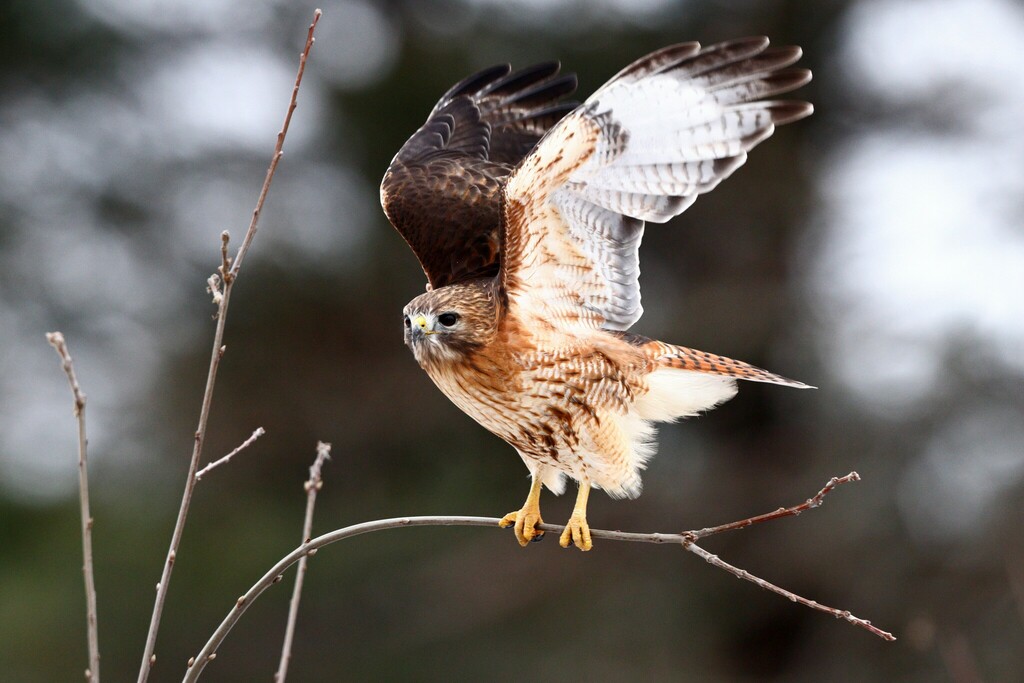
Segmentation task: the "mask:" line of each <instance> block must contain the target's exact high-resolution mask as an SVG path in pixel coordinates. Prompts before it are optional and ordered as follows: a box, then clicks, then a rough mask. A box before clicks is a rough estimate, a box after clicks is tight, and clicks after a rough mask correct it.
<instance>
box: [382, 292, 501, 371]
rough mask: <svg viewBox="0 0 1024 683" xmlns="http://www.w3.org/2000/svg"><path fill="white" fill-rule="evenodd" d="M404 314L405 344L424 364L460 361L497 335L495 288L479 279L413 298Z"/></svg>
mask: <svg viewBox="0 0 1024 683" xmlns="http://www.w3.org/2000/svg"><path fill="white" fill-rule="evenodd" d="M402 317H403V323H404V324H405V343H406V344H407V345H408V346H409V348H410V349H411V350H412V353H413V355H414V356H415V357H416V360H417V361H418V362H419V364H420V365H421V366H423V367H424V368H426V367H427V366H428V365H430V364H437V363H455V362H459V361H461V360H463V359H465V358H466V357H467V356H469V355H471V354H472V353H474V352H475V351H477V350H479V349H480V348H481V347H483V346H484V345H485V344H487V343H488V342H490V341H491V340H492V339H493V337H494V334H495V330H496V329H497V307H496V305H495V299H494V290H493V287H491V286H489V285H488V284H486V283H484V282H480V281H477V282H469V283H466V284H458V285H449V286H447V287H440V288H438V289H435V290H432V291H429V292H427V293H426V294H421V295H420V296H418V297H416V298H415V299H413V300H412V301H410V302H409V303H408V305H406V307H405V310H403V311H402Z"/></svg>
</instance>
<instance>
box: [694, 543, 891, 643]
mask: <svg viewBox="0 0 1024 683" xmlns="http://www.w3.org/2000/svg"><path fill="white" fill-rule="evenodd" d="M683 545H684V547H685V548H686V549H687V550H689V551H690V552H691V553H694V554H695V555H697V556H698V557H702V558H704V560H705V561H707V562H708V564H712V565H714V566H716V567H718V568H719V569H724V570H725V571H727V572H729V573H730V574H732V575H733V576H735V577H736V578H739V579H743V580H744V581H750V582H751V583H753V584H756V585H758V586H760V587H761V588H764V589H765V590H768V591H771V592H773V593H778V594H779V595H781V596H782V597H784V598H789V599H790V600H792V601H793V602H799V603H800V604H801V605H804V606H806V607H810V608H811V609H816V610H818V611H819V612H824V613H825V614H831V615H832V616H833V617H835V618H836V619H842V620H844V621H848V622H850V623H851V624H853V625H854V626H860V627H861V628H863V629H867V630H868V631H870V632H871V633H874V634H875V635H876V636H878V637H879V638H882V639H883V640H888V641H893V640H896V636H894V635H893V634H891V633H889V632H888V631H883V630H882V629H880V628H878V627H877V626H874V625H873V624H872V623H871V622H870V621H868V620H867V619H861V618H859V617H855V616H853V615H852V614H850V612H849V610H840V609H836V608H835V607H829V606H828V605H823V604H821V603H820V602H817V601H815V600H808V599H807V598H804V597H801V596H799V595H797V594H796V593H793V592H792V591H788V590H786V589H785V588H782V587H780V586H776V585H775V584H774V583H770V582H768V581H765V580H764V579H762V578H760V577H758V576H754V575H753V574H751V573H750V572H748V571H747V570H745V569H740V568H739V567H734V566H733V565H731V564H729V563H728V562H726V561H725V560H723V559H721V558H720V557H718V555H713V554H711V553H709V552H708V551H707V550H704V548H701V547H700V546H699V545H697V544H696V543H684V544H683Z"/></svg>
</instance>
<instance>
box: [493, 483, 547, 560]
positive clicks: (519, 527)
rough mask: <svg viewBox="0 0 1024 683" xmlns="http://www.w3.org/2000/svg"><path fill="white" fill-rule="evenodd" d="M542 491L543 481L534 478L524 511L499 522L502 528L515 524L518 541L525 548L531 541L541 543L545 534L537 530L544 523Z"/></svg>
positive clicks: (521, 510) (511, 513)
mask: <svg viewBox="0 0 1024 683" xmlns="http://www.w3.org/2000/svg"><path fill="white" fill-rule="evenodd" d="M540 491H541V480H540V479H539V478H537V477H534V478H533V482H532V483H531V484H530V494H529V495H528V496H526V502H525V503H524V504H523V507H522V509H520V510H517V511H515V512H510V513H508V514H507V515H505V516H504V517H502V518H501V521H500V522H498V526H500V527H502V528H505V527H509V526H512V525H513V524H514V525H515V526H514V527H513V530H514V531H515V534H516V540H517V541H519V545H521V546H523V547H524V548H525V547H526V546H527V545H528V544H529V543H530V541H535V540H536V541H539V540H540V539H541V538H542V537H543V536H544V532H543V531H541V530H540V529H538V528H537V527H538V526H540V525H541V524H543V523H544V520H543V519H541V516H540Z"/></svg>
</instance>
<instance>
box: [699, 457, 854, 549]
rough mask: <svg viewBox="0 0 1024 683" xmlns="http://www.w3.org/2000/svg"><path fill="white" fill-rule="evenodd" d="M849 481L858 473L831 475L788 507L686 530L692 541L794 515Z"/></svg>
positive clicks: (813, 505)
mask: <svg viewBox="0 0 1024 683" xmlns="http://www.w3.org/2000/svg"><path fill="white" fill-rule="evenodd" d="M851 481H860V475H859V474H857V473H856V472H850V473H849V474H847V475H846V476H845V477H832V478H831V479H829V480H828V483H827V484H825V486H824V487H823V488H822V489H821V490H820V491H818V493H816V494H815V495H814V496H813V497H812V498H808V499H807V500H805V501H804V502H803V503H800V504H799V505H794V506H792V507H788V508H779V509H778V510H776V511H774V512H769V513H767V514H764V515H757V516H756V517H748V518H747V519H741V520H740V521H738V522H732V523H731V524H721V525H719V526H712V527H707V528H704V529H699V530H697V531H690V532H688V533H689V534H691V537H692V539H693V540H694V541H696V540H697V539H699V538H706V537H708V536H714V535H715V534H720V533H722V532H723V531H733V530H735V529H746V528H747V527H748V526H753V525H754V524H760V523H761V522H770V521H772V520H773V519H781V518H782V517H796V516H797V515H799V514H800V513H801V512H804V511H805V510H812V509H814V508H816V507H818V506H819V505H821V504H822V502H823V501H824V500H825V496H827V495H828V494H830V493H832V491H834V490H835V489H836V488H838V487H839V486H842V485H843V484H849V483H850V482H851Z"/></svg>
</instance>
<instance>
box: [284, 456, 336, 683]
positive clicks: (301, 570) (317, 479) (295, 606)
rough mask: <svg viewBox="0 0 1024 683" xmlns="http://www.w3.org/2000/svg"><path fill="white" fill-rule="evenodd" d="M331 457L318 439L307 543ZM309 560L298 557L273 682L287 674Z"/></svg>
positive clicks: (304, 539)
mask: <svg viewBox="0 0 1024 683" xmlns="http://www.w3.org/2000/svg"><path fill="white" fill-rule="evenodd" d="M330 459H331V444H329V443H324V442H323V441H319V442H317V444H316V460H314V461H313V464H312V465H311V466H310V468H309V479H308V480H307V481H306V483H305V485H304V488H305V490H306V517H305V519H304V520H303V522H302V542H303V543H304V544H305V543H309V539H310V536H311V535H312V533H313V507H314V506H315V505H316V494H317V492H318V491H319V490H320V489H321V488H323V485H324V481H323V478H321V476H320V470H322V469H323V466H324V462H325V461H327V460H330ZM308 562H309V555H308V554H305V555H303V556H302V557H301V558H300V559H299V567H298V569H296V570H295V571H296V573H295V587H294V588H293V589H292V599H291V602H290V603H289V604H288V624H287V626H286V627H285V630H284V644H283V645H282V646H281V661H280V663H279V664H278V665H277V673H276V674H274V681H275V683H284V681H285V677H287V676H288V664H289V662H291V659H292V641H293V640H294V639H295V621H296V619H297V618H298V616H299V598H300V597H301V596H302V583H303V580H304V579H305V578H306V565H307V564H308Z"/></svg>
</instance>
